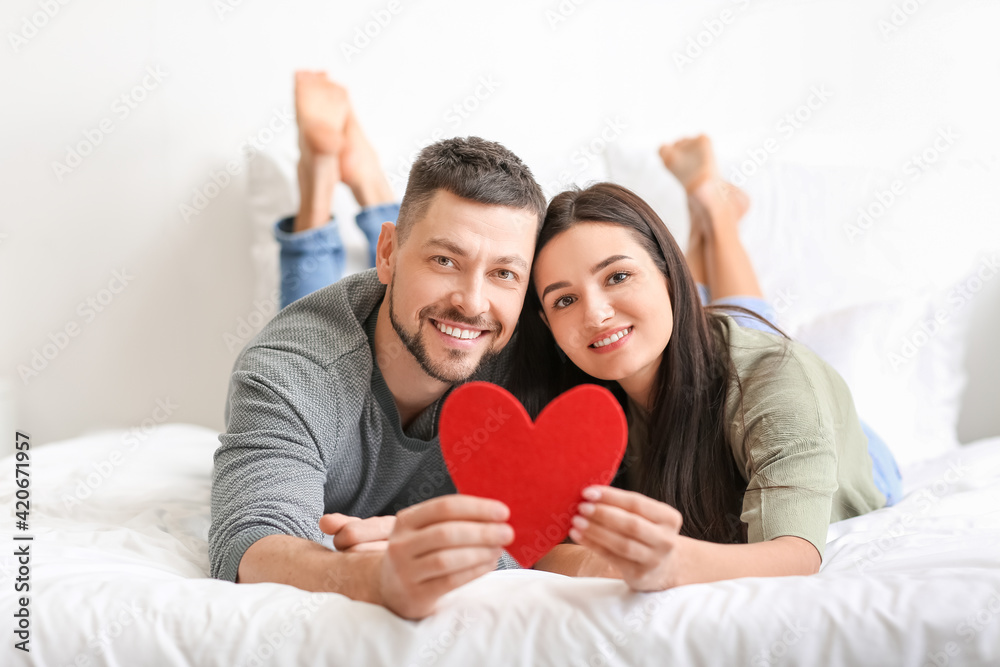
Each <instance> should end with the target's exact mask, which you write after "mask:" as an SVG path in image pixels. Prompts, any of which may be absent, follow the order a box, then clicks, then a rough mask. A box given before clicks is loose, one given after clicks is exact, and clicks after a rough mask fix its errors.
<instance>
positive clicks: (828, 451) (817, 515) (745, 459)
mask: <svg viewBox="0 0 1000 667" xmlns="http://www.w3.org/2000/svg"><path fill="white" fill-rule="evenodd" d="M769 372H770V373H771V375H770V376H768V375H767V373H769ZM761 373H762V374H764V375H763V377H762V378H760V379H757V378H752V379H750V380H749V381H747V380H744V382H743V391H744V394H743V401H744V409H745V424H746V431H745V433H746V438H745V440H742V439H741V438H740V437H739V434H740V433H741V432H742V425H743V423H744V420H743V417H742V416H741V415H739V414H738V413H737V414H735V415H733V419H732V422H735V424H738V428H736V435H735V437H734V439H733V443H734V444H733V446H734V448H736V447H739V446H743V447H745V450H744V451H743V452H739V453H737V456H736V459H737V461H738V462H739V463H740V464H741V465H742V466H743V473H744V478H745V479H747V480H748V483H747V489H746V494H745V495H744V497H743V510H742V514H741V516H740V519H741V520H742V521H743V522H744V523H746V524H747V539H748V541H749V542H751V543H752V542H764V541H767V540H772V539H774V538H776V537H781V536H784V535H793V536H796V537H801V538H803V539H805V540H808V541H809V542H810V543H812V545H813V546H815V547H816V550H817V551H818V552H819V554H820V557H822V556H823V551H824V549H825V547H826V535H827V531H828V529H829V526H830V515H831V510H832V507H833V497H834V494H835V493H836V492H837V489H838V474H837V470H838V460H837V459H838V457H837V447H836V443H835V440H834V438H835V435H834V429H833V427H832V424H831V419H832V417H831V413H830V410H829V406H825V405H824V400H825V399H824V397H825V394H823V393H822V392H820V391H818V390H817V388H816V387H815V386H814V384H813V382H812V381H811V379H810V377H809V375H808V372H807V371H806V369H805V367H804V366H803V365H802V364H801V363H800V362H799V361H798V360H797V359H796V358H794V356H793V357H792V358H789V359H786V360H785V361H784V362H782V363H779V364H778V366H777V368H771V369H770V370H767V369H761ZM734 453H735V452H734ZM741 454H742V456H741Z"/></svg>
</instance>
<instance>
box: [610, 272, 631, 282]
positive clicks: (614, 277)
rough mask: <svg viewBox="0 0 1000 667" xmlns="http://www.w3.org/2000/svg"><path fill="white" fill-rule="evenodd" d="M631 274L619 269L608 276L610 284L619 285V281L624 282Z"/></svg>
mask: <svg viewBox="0 0 1000 667" xmlns="http://www.w3.org/2000/svg"><path fill="white" fill-rule="evenodd" d="M629 275H630V274H629V272H628V271H617V272H615V273H612V274H611V276H610V277H609V278H608V284H610V285H617V284H618V283H620V282H623V281H624V280H625V279H627V278H628V277H629Z"/></svg>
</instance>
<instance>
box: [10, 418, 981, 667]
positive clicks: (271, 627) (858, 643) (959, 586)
mask: <svg viewBox="0 0 1000 667" xmlns="http://www.w3.org/2000/svg"><path fill="white" fill-rule="evenodd" d="M132 442H134V440H130V439H129V438H127V437H126V434H125V433H124V432H105V433H100V434H96V435H92V436H86V437H81V438H76V439H73V440H70V441H66V442H64V443H58V444H52V445H47V446H43V447H36V448H34V449H32V450H31V456H32V458H31V479H32V485H31V491H32V507H31V530H30V531H29V532H30V533H32V534H34V535H35V541H34V542H33V545H32V563H31V567H32V570H31V585H32V590H31V603H30V611H31V633H32V635H31V637H32V638H31V653H30V654H24V653H23V652H21V651H17V650H14V649H13V648H12V644H13V642H14V640H13V639H11V637H12V634H11V629H12V628H13V622H12V620H11V619H12V612H13V609H14V605H15V595H14V593H13V583H14V577H15V576H16V572H17V567H16V562H15V560H14V558H13V555H12V554H13V548H7V547H0V549H2V553H4V554H5V555H4V556H3V557H0V597H2V599H3V605H2V616H3V618H5V619H7V621H6V625H8V626H10V627H9V628H7V627H2V626H0V631H2V632H3V636H5V637H7V638H8V639H7V641H5V643H4V646H3V647H2V648H0V664H11V665H26V664H31V665H40V666H53V667H63V666H68V665H128V666H132V665H220V666H221V665H225V666H226V667H240V666H243V665H273V666H277V665H404V666H405V665H424V666H430V665H463V666H465V665H479V664H518V665H532V664H535V665H581V666H582V665H594V666H597V665H619V664H620V665H626V664H627V665H639V664H649V665H669V664H677V665H751V666H757V665H780V664H796V665H924V664H938V665H944V664H947V665H997V664H1000V438H993V439H989V440H985V441H980V442H978V443H974V444H971V445H966V446H964V447H963V448H961V449H960V450H959V451H957V452H954V453H952V454H949V455H947V456H944V457H942V458H940V459H935V460H933V461H928V462H925V463H923V464H919V465H917V466H912V467H910V468H908V469H906V470H904V475H905V491H906V497H905V498H904V499H903V500H902V501H901V502H900V503H899V504H898V505H896V506H895V507H892V508H886V509H883V510H879V511H877V512H873V513H871V514H868V515H866V516H862V517H857V518H854V519H850V520H848V521H842V522H839V523H836V524H834V525H832V526H831V527H830V533H829V543H828V546H827V550H826V558H825V562H824V564H823V568H822V571H821V572H820V573H819V574H817V575H815V576H812V577H787V578H773V579H767V578H755V579H741V580H733V581H726V582H720V583H715V584H703V585H695V586H687V587H682V588H678V589H675V590H672V591H665V592H662V593H652V594H633V593H630V592H629V591H628V590H627V588H626V587H625V585H624V584H623V583H621V582H616V581H612V580H605V579H571V578H567V577H561V576H558V575H552V574H547V573H540V572H534V571H530V570H529V571H513V572H494V573H491V574H489V575H487V576H485V577H483V578H481V579H479V580H477V581H475V582H472V583H470V584H468V585H466V586H464V587H462V588H460V589H458V590H456V591H454V592H452V593H451V594H449V595H448V596H446V597H445V598H444V599H443V600H442V603H441V606H440V611H439V613H437V614H436V615H434V616H432V617H431V618H428V619H425V620H423V621H420V622H412V621H404V620H401V619H399V618H397V617H396V616H394V615H393V614H391V613H390V612H388V611H387V610H385V609H382V608H380V607H377V606H374V605H370V604H365V603H360V602H354V601H352V600H349V599H347V598H345V597H343V596H341V595H336V594H311V593H306V592H303V591H300V590H298V589H295V588H292V587H289V586H282V585H278V584H258V585H242V584H241V585H234V584H230V583H226V582H221V581H215V580H211V579H208V578H207V576H208V547H207V541H206V540H207V534H208V526H209V521H210V518H209V489H210V483H211V468H212V454H213V452H214V450H215V448H216V446H217V440H216V433H214V432H212V431H210V430H207V429H204V428H200V427H195V426H187V425H168V426H164V427H162V428H160V429H158V430H157V431H156V432H155V433H153V434H152V435H150V436H149V437H148V438H146V439H145V440H144V441H142V442H141V443H140V444H138V446H134V447H130V445H129V443H132ZM116 450H117V451H118V452H119V456H120V459H119V458H115V459H114V461H115V462H117V463H115V462H112V458H111V457H112V453H113V452H114V451H116ZM109 465H110V466H111V469H110V472H109V468H108V466H109ZM12 469H13V460H12V459H11V458H7V459H4V460H3V461H0V480H2V481H0V499H2V506H3V507H4V508H9V515H8V512H4V513H3V514H4V516H5V518H6V517H8V516H9V520H5V521H4V522H3V523H4V525H3V530H2V531H0V533H2V534H3V536H2V537H0V539H3V540H4V541H5V542H4V543H5V544H7V545H12V544H14V542H13V540H12V537H13V534H14V532H15V531H14V530H13V525H14V520H15V519H14V516H13V504H14V494H13V488H14V487H13V484H12V477H13V475H12ZM102 471H103V472H104V473H107V475H106V476H104V475H102ZM88 476H89V479H88ZM88 482H89V484H88ZM86 491H89V492H90V494H89V496H87V495H86V493H85V492H86ZM84 496H86V497H84ZM73 501H78V502H73Z"/></svg>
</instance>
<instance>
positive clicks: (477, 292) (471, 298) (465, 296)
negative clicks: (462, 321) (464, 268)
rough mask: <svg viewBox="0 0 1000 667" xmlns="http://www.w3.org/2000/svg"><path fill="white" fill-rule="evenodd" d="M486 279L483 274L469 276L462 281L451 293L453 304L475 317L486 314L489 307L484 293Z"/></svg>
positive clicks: (469, 316)
mask: <svg viewBox="0 0 1000 667" xmlns="http://www.w3.org/2000/svg"><path fill="white" fill-rule="evenodd" d="M483 287H484V281H483V278H482V276H478V275H474V276H469V277H468V278H467V279H465V280H463V281H461V282H460V284H459V285H457V286H456V288H455V290H454V291H453V292H452V293H451V305H453V306H454V307H455V308H457V309H458V310H460V311H462V314H463V315H465V316H466V317H468V318H469V319H473V318H476V317H479V316H480V315H482V314H484V313H485V312H486V309H487V300H486V295H485V294H484V293H483Z"/></svg>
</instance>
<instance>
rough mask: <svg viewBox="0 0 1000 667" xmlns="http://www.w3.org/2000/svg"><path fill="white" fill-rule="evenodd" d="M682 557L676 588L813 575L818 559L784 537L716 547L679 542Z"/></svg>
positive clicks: (797, 540) (806, 545)
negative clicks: (734, 580)
mask: <svg viewBox="0 0 1000 667" xmlns="http://www.w3.org/2000/svg"><path fill="white" fill-rule="evenodd" d="M680 539H681V540H683V547H682V548H681V550H680V553H682V554H683V556H682V558H681V559H680V561H681V562H680V563H678V567H677V568H676V572H677V578H678V581H676V582H675V583H674V585H675V586H681V585H686V584H700V583H707V582H710V581H723V580H725V579H737V578H740V577H787V576H795V575H808V574H815V573H816V572H818V571H819V566H820V562H821V559H820V555H819V552H818V551H816V547H814V546H813V545H812V544H811V543H809V542H808V541H807V540H804V539H802V538H800V537H793V536H790V535H786V536H783V537H778V538H775V539H773V540H769V541H767V542H756V543H754V544H716V543H714V542H705V541H703V540H695V539H692V538H689V537H683V538H680Z"/></svg>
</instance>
